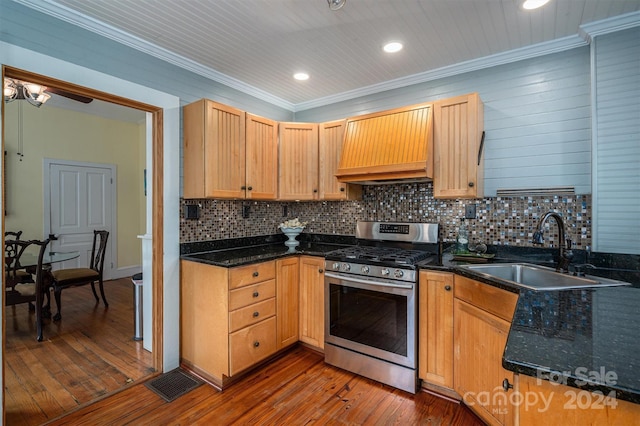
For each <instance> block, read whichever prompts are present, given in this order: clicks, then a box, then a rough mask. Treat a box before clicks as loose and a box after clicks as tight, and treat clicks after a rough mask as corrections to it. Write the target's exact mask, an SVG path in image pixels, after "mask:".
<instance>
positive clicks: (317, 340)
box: [300, 256, 324, 350]
mask: <svg viewBox="0 0 640 426" xmlns="http://www.w3.org/2000/svg"><path fill="white" fill-rule="evenodd" d="M300 341H302V342H304V343H306V344H307V345H309V346H313V347H314V348H317V349H320V350H324V258H322V257H315V256H300Z"/></svg>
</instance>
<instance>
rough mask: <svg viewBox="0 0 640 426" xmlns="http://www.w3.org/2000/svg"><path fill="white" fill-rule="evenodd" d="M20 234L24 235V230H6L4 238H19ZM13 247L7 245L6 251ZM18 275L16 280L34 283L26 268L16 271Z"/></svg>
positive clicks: (11, 239)
mask: <svg viewBox="0 0 640 426" xmlns="http://www.w3.org/2000/svg"><path fill="white" fill-rule="evenodd" d="M20 236H22V231H5V233H4V239H5V240H10V241H13V240H19V239H20ZM8 248H9V249H13V247H12V246H9V247H7V246H6V245H5V252H6V250H7V249H8ZM5 257H6V256H5ZM15 274H16V277H14V279H15V280H17V281H20V282H23V283H32V282H34V281H33V277H32V276H31V274H30V273H29V272H27V271H25V270H24V269H19V270H17V271H15ZM29 307H30V308H32V307H33V305H29Z"/></svg>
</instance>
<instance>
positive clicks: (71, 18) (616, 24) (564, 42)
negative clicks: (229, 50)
mask: <svg viewBox="0 0 640 426" xmlns="http://www.w3.org/2000/svg"><path fill="white" fill-rule="evenodd" d="M12 1H13V2H15V3H19V4H21V5H23V6H26V7H29V8H31V9H34V10H37V11H39V12H42V13H45V14H47V15H50V16H52V17H54V18H57V19H60V20H63V21H65V22H68V23H70V24H73V25H76V26H78V27H81V28H84V29H86V30H88V31H91V32H93V33H96V34H98V35H101V36H103V37H106V38H108V39H111V40H113V41H116V42H118V43H121V44H123V45H125V46H129V47H131V48H133V49H136V50H138V51H140V52H143V53H146V54H148V55H151V56H154V57H156V58H158V59H161V60H163V61H165V62H168V63H170V64H173V65H175V66H178V67H180V68H183V69H185V70H188V71H191V72H193V73H195V74H198V75H201V76H203V77H206V78H209V79H211V80H213V81H216V82H218V83H221V84H224V85H225V86H228V87H230V88H232V89H235V90H238V91H240V92H242V93H245V94H247V95H249V96H253V97H255V98H257V99H261V100H263V101H265V102H269V103H270V104H272V105H275V106H278V107H280V108H284V109H286V110H288V111H292V112H299V111H305V110H308V109H312V108H318V107H322V106H326V105H330V104H334V103H337V102H344V101H347V100H351V99H354V98H358V97H362V96H367V95H372V94H375V93H379V92H384V91H387V90H393V89H399V88H402V87H407V86H411V85H414V84H419V83H425V82H428V81H433V80H437V79H441V78H446V77H451V76H455V75H458V74H464V73H467V72H471V71H477V70H481V69H485V68H491V67H494V66H498V65H504V64H508V63H512V62H517V61H522V60H525V59H530V58H536V57H539V56H544V55H549V54H552V53H557V52H562V51H566V50H570V49H574V48H577V47H581V46H585V45H587V44H590V43H591V41H592V40H593V37H595V36H599V35H602V34H608V33H612V32H616V31H621V30H624V29H627V28H633V27H636V26H640V12H632V13H628V14H625V15H620V16H616V17H613V18H608V19H604V20H601V21H596V22H591V23H589V24H585V25H581V26H580V29H579V34H577V35H575V36H569V37H565V38H561V39H557V40H552V41H549V42H544V43H539V44H535V45H532V46H527V47H524V48H520V49H515V50H511V51H508V52H503V53H498V54H495V55H490V56H485V57H483V58H479V59H473V60H470V61H465V62H461V63H458V64H454V65H450V66H446V67H442V68H438V69H436V70H430V71H426V72H422V73H417V74H413V75H409V76H406V77H401V78H397V79H394V80H389V81H385V82H382V83H379V84H373V85H370V86H366V87H362V88H358V89H354V90H350V91H346V92H342V93H338V94H335V95H331V96H326V97H323V98H318V99H314V100H311V101H308V102H301V103H298V104H293V103H291V102H289V101H286V100H284V99H282V98H279V97H277V96H274V95H272V94H270V93H268V92H266V91H264V90H261V89H258V88H256V87H254V86H251V85H249V84H246V83H244V82H242V81H240V80H237V79H235V78H233V77H230V76H228V75H226V74H223V73H220V72H218V71H216V70H214V69H212V68H209V67H206V66H203V65H202V64H199V63H198V62H196V61H193V60H191V59H188V58H185V57H184V56H181V55H177V54H175V53H173V52H171V51H169V50H167V49H164V48H162V47H159V46H157V45H155V44H153V43H149V42H147V41H145V40H143V39H141V38H139V37H136V36H133V35H131V34H129V33H126V32H124V31H122V30H119V29H117V28H115V27H113V26H111V25H107V24H105V23H103V22H100V21H98V20H96V19H93V18H91V17H88V16H86V15H84V14H81V13H79V12H76V11H74V10H72V9H70V8H68V7H66V6H62V5H60V4H58V3H55V2H53V1H52V0H12Z"/></svg>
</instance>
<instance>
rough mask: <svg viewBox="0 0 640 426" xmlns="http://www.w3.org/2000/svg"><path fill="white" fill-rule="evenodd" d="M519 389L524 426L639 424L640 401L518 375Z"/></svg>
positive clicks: (520, 413)
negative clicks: (542, 425) (617, 397)
mask: <svg viewBox="0 0 640 426" xmlns="http://www.w3.org/2000/svg"><path fill="white" fill-rule="evenodd" d="M516 383H517V385H516V387H515V389H516V391H518V392H519V394H520V395H522V397H523V398H522V399H523V401H522V403H521V404H518V407H517V408H518V414H519V417H520V425H521V426H536V425H540V424H548V425H562V426H565V425H574V426H579V425H580V426H581V425H637V424H639V423H640V404H634V403H632V402H628V401H622V400H618V399H616V397H615V392H614V393H613V394H611V395H605V394H602V395H601V394H595V393H593V392H589V391H587V390H583V389H579V388H574V387H569V386H566V385H562V384H559V383H552V382H550V381H547V380H538V379H537V378H535V377H530V376H524V375H518V380H517V381H516Z"/></svg>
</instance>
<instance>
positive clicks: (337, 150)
mask: <svg viewBox="0 0 640 426" xmlns="http://www.w3.org/2000/svg"><path fill="white" fill-rule="evenodd" d="M345 124H346V120H337V121H331V122H328V123H322V124H320V135H319V185H320V199H321V200H355V199H358V198H360V197H361V195H362V186H360V185H351V184H347V183H344V182H340V181H338V178H336V172H337V171H338V166H339V165H340V155H341V154H342V143H343V140H344V128H345Z"/></svg>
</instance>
